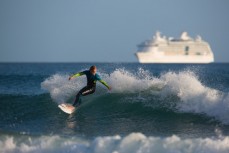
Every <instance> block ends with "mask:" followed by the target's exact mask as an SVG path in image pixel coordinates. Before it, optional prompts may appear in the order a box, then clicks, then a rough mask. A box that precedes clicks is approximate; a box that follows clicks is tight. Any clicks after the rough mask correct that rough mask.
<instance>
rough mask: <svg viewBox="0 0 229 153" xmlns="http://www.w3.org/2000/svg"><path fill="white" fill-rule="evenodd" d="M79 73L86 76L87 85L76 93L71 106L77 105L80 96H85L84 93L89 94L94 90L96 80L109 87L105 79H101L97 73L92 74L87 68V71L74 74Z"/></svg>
mask: <svg viewBox="0 0 229 153" xmlns="http://www.w3.org/2000/svg"><path fill="white" fill-rule="evenodd" d="M81 75H86V76H87V86H85V87H83V88H82V89H81V90H80V91H79V92H78V94H77V95H76V99H75V101H74V103H73V106H76V105H78V106H79V105H80V104H81V100H80V96H86V95H89V94H92V93H94V92H95V89H96V81H100V82H101V83H102V84H104V85H105V86H106V87H107V88H109V86H108V84H107V83H106V82H105V81H103V80H102V79H101V78H100V76H99V75H98V74H97V73H96V74H95V75H93V74H92V73H91V72H90V71H89V70H87V71H83V72H80V73H77V74H75V75H74V76H81ZM74 76H73V77H74Z"/></svg>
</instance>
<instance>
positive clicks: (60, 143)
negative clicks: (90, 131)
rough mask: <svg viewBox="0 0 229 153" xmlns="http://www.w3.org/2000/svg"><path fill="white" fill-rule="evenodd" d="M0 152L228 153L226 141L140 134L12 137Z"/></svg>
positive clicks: (1, 143)
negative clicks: (86, 136) (92, 138)
mask: <svg viewBox="0 0 229 153" xmlns="http://www.w3.org/2000/svg"><path fill="white" fill-rule="evenodd" d="M0 151H1V152H3V153H11V152H12V153H13V152H18V153H22V152H23V153H31V152H44V153H45V152H49V153H52V152H55V153H58V152H69V153H71V152H78V153H108V152H111V153H129V152H132V153H135V152H136V153H137V152H144V153H151V152H160V153H164V152H165V153H167V152H182V153H199V152H211V153H228V152H229V137H227V136H226V137H220V138H193V139H182V138H180V137H179V136H176V135H173V136H170V137H165V138H160V137H153V136H149V137H147V136H145V135H144V134H142V133H131V134H129V135H127V136H125V137H121V136H119V135H116V136H106V137H97V138H95V139H94V140H91V141H90V140H89V141H88V140H82V139H79V138H75V137H73V138H63V137H60V136H41V137H29V136H21V137H19V138H18V137H13V136H3V137H1V138H0Z"/></svg>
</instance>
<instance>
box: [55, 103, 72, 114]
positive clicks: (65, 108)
mask: <svg viewBox="0 0 229 153" xmlns="http://www.w3.org/2000/svg"><path fill="white" fill-rule="evenodd" d="M58 107H59V108H60V109H61V110H62V111H63V112H65V113H67V114H72V113H73V112H74V111H75V110H76V108H75V107H74V106H72V105H70V104H66V103H62V104H60V105H58Z"/></svg>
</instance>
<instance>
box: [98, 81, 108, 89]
mask: <svg viewBox="0 0 229 153" xmlns="http://www.w3.org/2000/svg"><path fill="white" fill-rule="evenodd" d="M99 82H101V83H102V84H103V85H104V86H106V87H107V88H108V89H109V85H108V84H107V83H106V82H105V81H103V80H99Z"/></svg>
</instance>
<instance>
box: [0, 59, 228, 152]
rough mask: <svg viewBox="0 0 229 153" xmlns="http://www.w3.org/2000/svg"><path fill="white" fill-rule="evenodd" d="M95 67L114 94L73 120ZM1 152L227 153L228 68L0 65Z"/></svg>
mask: <svg viewBox="0 0 229 153" xmlns="http://www.w3.org/2000/svg"><path fill="white" fill-rule="evenodd" d="M91 65H96V66H97V68H98V74H99V75H100V76H101V77H102V79H103V80H105V81H106V82H107V83H108V84H109V85H110V86H111V87H112V90H111V91H108V90H107V89H106V87H104V86H103V85H102V84H101V83H99V82H97V88H96V92H95V93H94V94H93V95H89V96H86V97H82V105H81V106H80V107H79V108H78V109H77V110H76V112H75V113H73V114H71V115H68V114H66V113H64V112H62V111H61V110H60V109H59V108H58V104H60V103H62V102H67V103H73V100H74V98H75V95H76V94H77V92H78V91H79V90H80V89H81V88H82V87H84V86H85V85H86V78H85V76H81V77H78V78H75V79H73V80H71V81H69V80H68V77H69V75H71V74H73V73H76V72H79V71H82V70H85V69H88V68H89V67H90V66H91ZM0 152H1V153H14V152H16V153H27V152H28V153H30V152H31V153H34V152H39V153H40V152H44V153H45V152H47V153H65V152H69V153H71V152H74V153H134V152H138V153H164V152H165V153H200V152H201V153H228V152H229V64H220V63H219V64H217V63H216V64H203V65H198V64H194V65H192V64H171V65H170V64H138V63H1V64H0Z"/></svg>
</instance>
